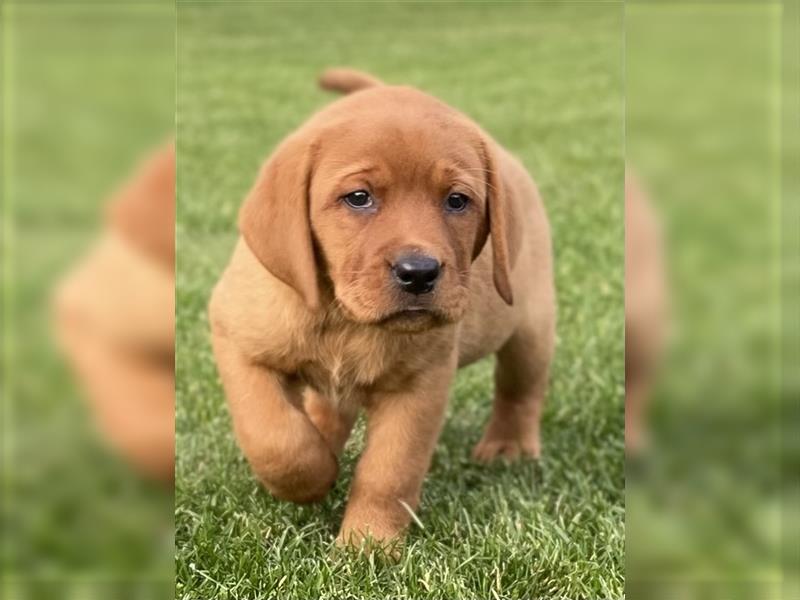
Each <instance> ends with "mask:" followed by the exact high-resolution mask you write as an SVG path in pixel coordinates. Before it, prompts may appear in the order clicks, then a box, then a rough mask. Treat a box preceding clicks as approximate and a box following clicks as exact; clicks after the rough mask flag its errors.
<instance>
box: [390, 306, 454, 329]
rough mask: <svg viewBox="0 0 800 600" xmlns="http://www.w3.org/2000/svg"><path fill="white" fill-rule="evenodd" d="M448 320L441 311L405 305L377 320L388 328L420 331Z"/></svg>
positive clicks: (443, 323)
mask: <svg viewBox="0 0 800 600" xmlns="http://www.w3.org/2000/svg"><path fill="white" fill-rule="evenodd" d="M448 322H450V320H449V319H448V318H447V316H446V315H445V314H444V313H442V312H441V311H439V310H437V309H435V308H431V307H425V306H414V307H406V308H402V309H400V310H396V311H394V312H391V313H389V314H387V315H385V316H383V317H382V318H381V319H380V321H379V322H378V324H379V325H385V326H387V327H390V328H398V329H403V330H409V331H411V330H414V331H417V330H419V331H421V330H424V329H431V328H433V327H437V326H439V325H445V324H446V323H448Z"/></svg>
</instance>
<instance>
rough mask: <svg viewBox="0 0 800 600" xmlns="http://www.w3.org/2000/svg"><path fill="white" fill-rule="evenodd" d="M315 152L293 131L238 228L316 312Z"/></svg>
mask: <svg viewBox="0 0 800 600" xmlns="http://www.w3.org/2000/svg"><path fill="white" fill-rule="evenodd" d="M312 155H313V144H312V142H311V141H310V140H309V139H308V137H307V136H299V135H297V134H295V135H293V136H291V137H289V138H287V139H286V140H284V141H283V142H282V143H281V145H280V146H278V148H277V150H275V152H274V153H273V155H272V157H271V158H270V159H269V161H267V163H266V164H265V165H264V166H263V167H262V168H261V172H260V173H259V175H258V179H257V180H256V183H255V185H254V186H253V189H252V190H251V191H250V194H249V195H248V196H247V198H246V199H245V201H244V204H243V205H242V208H241V210H240V211H239V230H240V231H241V232H242V236H243V237H244V239H245V242H246V243H247V245H248V247H249V248H250V250H251V251H252V252H253V254H255V256H256V258H258V260H259V261H260V262H261V264H263V265H264V266H265V267H266V268H267V270H268V271H269V272H270V273H272V274H273V275H274V276H275V277H277V278H278V279H280V280H281V281H283V282H284V283H285V284H286V285H288V286H289V287H291V288H293V289H294V290H295V291H296V292H297V293H298V294H299V295H300V297H301V298H302V299H303V301H304V302H305V304H306V305H307V306H308V307H309V308H310V309H312V310H314V309H316V308H317V307H318V306H319V285H318V282H317V264H316V259H315V258H314V245H313V241H312V238H311V224H310V220H309V185H310V180H311V170H312V166H311V164H312V159H313V156H312Z"/></svg>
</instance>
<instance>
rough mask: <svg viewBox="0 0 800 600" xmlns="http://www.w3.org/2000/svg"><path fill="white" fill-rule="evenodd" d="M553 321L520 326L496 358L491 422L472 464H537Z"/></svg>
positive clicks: (474, 450) (552, 340) (551, 353)
mask: <svg viewBox="0 0 800 600" xmlns="http://www.w3.org/2000/svg"><path fill="white" fill-rule="evenodd" d="M554 337H555V335H554V319H547V320H545V323H539V324H538V327H535V326H532V324H524V325H523V326H521V327H520V328H519V329H518V330H517V331H516V332H515V333H514V335H513V336H511V338H510V339H509V340H508V342H506V344H505V345H504V346H503V347H502V348H501V349H500V351H499V352H498V353H497V367H496V369H495V398H494V406H493V408H492V416H491V418H490V420H489V424H488V425H487V426H486V430H485V431H484V434H483V437H482V438H481V440H480V442H478V444H477V445H476V446H475V448H474V449H473V451H472V456H473V458H474V459H475V460H477V461H479V462H483V463H488V462H491V461H493V460H495V459H496V458H505V459H507V460H516V459H518V458H521V457H531V458H539V454H540V451H541V449H540V443H539V420H540V419H541V415H542V408H543V406H544V399H545V395H546V393H547V380H548V375H549V371H550V362H551V360H552V357H553V347H554Z"/></svg>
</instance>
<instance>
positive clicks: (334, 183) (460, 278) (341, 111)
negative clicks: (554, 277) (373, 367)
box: [240, 87, 518, 331]
mask: <svg viewBox="0 0 800 600" xmlns="http://www.w3.org/2000/svg"><path fill="white" fill-rule="evenodd" d="M495 164H496V161H495V157H494V151H493V149H492V145H491V143H490V142H489V140H488V139H487V137H486V136H485V135H484V134H483V133H482V132H481V131H480V130H479V129H478V128H477V127H476V126H475V125H474V124H472V123H471V122H470V121H469V120H468V119H466V118H465V117H464V116H463V115H461V114H459V113H458V112H456V111H454V110H452V109H450V108H449V107H447V106H446V105H444V104H442V103H441V102H439V101H437V100H435V99H434V98H431V97H430V96H427V95H424V94H422V93H420V92H417V91H415V90H411V89H407V88H389V87H380V88H375V89H371V90H367V91H364V92H360V93H358V94H355V95H353V96H349V97H347V98H344V99H342V100H340V101H338V102H337V103H334V104H333V105H331V106H330V107H328V108H327V109H326V110H325V111H323V112H322V113H320V114H318V115H317V116H316V117H315V118H313V119H312V120H311V121H309V122H308V123H307V124H306V125H305V126H304V127H303V128H301V129H300V130H299V131H298V132H297V133H295V134H293V135H292V136H290V137H289V138H288V139H286V140H285V141H284V142H283V143H282V144H281V146H280V147H279V148H278V149H277V150H276V151H275V153H274V154H273V156H272V157H271V158H270V160H269V161H268V162H267V164H266V165H265V166H264V168H263V169H262V171H261V174H260V176H259V179H258V181H257V183H256V185H255V187H254V188H253V190H252V192H251V193H250V196H249V197H248V199H247V200H246V201H245V204H244V206H243V207H242V212H241V215H240V228H241V230H242V234H243V235H244V238H245V240H246V242H247V244H248V246H249V247H250V248H251V250H252V251H253V252H254V254H255V255H256V256H257V257H258V259H259V260H260V261H261V262H262V263H263V264H264V266H265V267H266V268H267V269H268V270H269V271H270V272H271V273H272V274H273V275H275V276H276V277H278V278H279V279H281V280H282V281H283V282H285V283H286V284H288V285H289V286H291V287H292V288H294V289H295V290H296V291H297V292H298V293H299V294H300V296H301V297H302V298H303V300H304V301H305V302H306V304H307V305H308V306H309V307H310V308H312V309H317V308H319V306H320V304H321V302H322V300H321V298H322V295H321V288H324V287H326V286H327V287H329V288H330V289H332V292H333V296H334V302H335V303H336V305H338V307H339V308H340V309H341V310H342V311H343V312H344V313H345V315H346V316H347V317H348V318H350V319H351V320H354V321H357V322H361V323H370V324H376V325H381V326H384V327H388V328H392V329H398V330H402V331H420V330H424V329H428V328H430V327H433V326H436V325H441V324H445V323H453V322H455V321H458V320H459V319H460V318H461V317H462V316H463V315H464V313H465V311H466V309H467V303H468V285H469V276H470V265H471V263H472V261H473V260H475V259H476V258H477V256H478V255H479V254H480V252H481V250H482V249H483V247H484V244H485V243H486V240H487V237H490V238H491V245H492V252H493V257H494V259H493V260H494V282H495V286H496V288H497V291H498V293H499V294H500V296H501V297H502V298H503V299H504V300H505V301H506V302H507V303H509V304H510V303H511V302H512V295H511V286H510V281H509V270H510V267H511V262H512V260H513V257H514V254H515V252H516V248H517V247H518V241H517V240H515V239H512V237H513V236H512V232H513V231H515V228H514V227H510V226H508V225H509V224H510V223H511V219H513V215H511V210H512V203H511V202H510V201H509V199H508V198H506V197H505V189H504V185H503V183H502V178H501V177H500V176H499V174H498V172H497V169H496V166H495Z"/></svg>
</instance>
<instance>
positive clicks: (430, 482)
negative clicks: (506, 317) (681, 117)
mask: <svg viewBox="0 0 800 600" xmlns="http://www.w3.org/2000/svg"><path fill="white" fill-rule="evenodd" d="M621 27H622V5H621V4H613V3H612V4H609V3H603V4H599V3H598V4H591V3H563V4H558V3H547V4H544V3H520V4H493V5H492V6H489V5H484V4H481V3H470V4H462V5H460V6H454V5H452V4H439V3H426V4H394V3H380V4H378V3H372V4H362V3H347V4H337V5H335V6H332V5H330V4H324V3H319V4H297V3H296V4H284V3H225V4H224V6H223V4H222V3H191V2H186V3H183V2H182V3H179V7H178V31H179V35H178V87H177V92H178V156H179V159H178V272H177V278H178V280H177V311H178V325H177V327H178V329H177V356H176V364H177V370H178V371H177V382H176V386H177V409H176V410H177V413H176V433H177V441H176V443H177V454H178V459H177V460H178V462H177V467H176V514H175V517H176V574H177V581H176V597H178V598H185V599H193V598H248V599H255V598H277V597H280V598H347V597H359V598H366V597H397V598H420V597H443V598H490V597H494V598H535V597H541V598H557V597H568V598H591V599H595V598H621V597H622V596H623V587H624V516H625V509H624V459H623V413H624V408H623V395H624V392H623V368H624V367H623V365H624V361H623V344H624V341H623V337H624V336H623V321H624V318H623V235H624V234H623V229H624V228H623V218H622V217H623V206H622V176H623V161H622V155H623V154H622V153H623V143H622V141H623V137H622V135H623V128H622V121H623V89H622V37H621V34H622V30H621ZM336 64H346V65H353V66H357V67H360V68H364V69H366V70H369V71H371V72H373V73H375V74H376V75H378V76H380V77H382V78H384V79H385V80H387V81H390V82H402V83H410V84H414V85H416V86H418V87H420V88H422V89H425V90H427V91H430V92H432V93H434V94H436V95H437V96H439V97H441V98H442V99H444V100H445V101H447V102H449V103H450V104H452V105H454V106H456V107H458V108H460V109H462V110H464V111H465V112H467V113H468V114H470V115H471V116H472V117H473V118H475V119H476V120H477V121H478V122H479V123H481V124H482V125H483V126H484V127H485V128H486V129H488V131H490V132H491V133H492V134H493V135H494V136H495V138H496V139H498V140H499V141H500V142H501V143H503V144H504V145H505V146H506V147H508V148H510V149H511V150H512V151H513V152H514V153H516V154H517V155H518V156H520V157H521V158H522V159H523V161H524V162H525V164H526V165H527V167H528V168H529V169H530V171H531V173H533V174H534V177H535V178H536V180H537V182H538V183H539V185H540V187H541V190H542V194H543V196H544V198H545V203H546V205H547V209H548V212H549V216H550V220H551V224H552V227H553V235H554V244H555V257H556V259H555V264H556V285H557V289H558V301H559V330H558V348H557V357H556V361H555V365H554V368H553V373H552V382H551V391H550V395H549V400H548V406H547V409H546V411H545V414H544V418H543V443H544V456H543V459H542V460H541V462H540V463H539V464H536V465H534V464H519V465H511V466H504V465H497V466H492V467H482V466H479V465H476V464H474V463H472V462H471V461H470V460H469V452H470V449H471V447H472V445H474V443H475V442H477V440H478V438H479V437H480V434H481V431H482V427H483V425H484V422H485V419H486V418H487V416H488V414H489V409H490V402H491V396H492V389H491V387H492V386H491V370H492V363H491V361H490V360H487V361H484V362H481V363H479V364H476V365H474V366H472V367H470V368H468V369H466V370H464V371H462V372H461V373H460V374H459V376H458V379H457V382H456V384H455V386H454V388H453V390H452V394H451V403H450V408H449V411H448V418H447V423H446V426H445V428H444V431H443V434H442V437H441V440H440V443H439V444H438V447H437V450H436V453H435V455H434V459H433V466H432V468H431V470H430V473H429V476H428V478H427V480H426V484H425V489H424V492H423V499H422V503H421V506H420V509H419V511H418V514H419V518H420V520H421V523H422V526H418V525H414V526H412V529H411V531H410V534H409V538H408V543H407V547H406V549H405V552H404V554H403V556H402V558H401V559H400V561H399V562H398V563H397V564H386V563H385V562H383V561H380V560H375V559H374V558H369V557H343V556H339V555H336V554H335V553H332V552H331V550H332V540H333V537H334V535H335V533H336V529H337V527H338V525H339V522H340V519H341V516H342V513H343V508H344V506H345V502H346V497H347V489H348V483H349V481H350V478H351V474H352V471H353V467H354V464H355V462H356V460H357V457H358V452H359V449H360V447H361V442H362V435H363V431H362V429H361V428H360V427H359V428H358V429H357V431H356V435H355V436H354V439H353V440H352V441H351V442H350V444H349V445H348V448H347V450H346V452H345V456H344V459H343V472H342V475H341V477H340V480H339V482H338V484H337V486H336V488H335V489H334V490H333V491H332V492H331V494H330V495H329V496H328V498H327V499H326V500H325V501H324V502H322V503H321V504H319V505H317V506H313V507H298V506H294V505H291V504H287V503H282V502H278V501H276V500H275V499H273V498H272V497H270V496H269V495H268V494H267V493H265V492H264V491H263V490H262V489H261V488H260V487H259V485H258V484H257V482H256V481H255V480H254V478H253V477H252V475H251V474H250V472H249V469H248V467H247V465H246V463H245V461H244V459H243V458H242V456H241V454H240V452H239V450H238V448H237V446H236V444H235V442H234V439H233V435H232V431H231V426H230V422H229V418H228V415H227V410H226V407H225V401H224V397H223V393H222V390H221V387H220V384H219V380H218V378H217V375H216V371H215V366H214V363H213V360H212V357H211V352H210V348H209V342H208V324H207V322H206V316H205V307H206V303H207V300H208V297H209V293H210V290H211V287H212V285H213V284H214V282H215V281H216V279H217V278H218V276H219V274H220V272H221V270H222V269H223V267H224V265H225V263H226V261H227V259H228V257H229V253H230V251H231V248H232V244H233V243H234V241H235V236H236V233H235V215H236V211H237V209H238V206H239V204H240V202H241V199H242V198H243V196H244V194H245V193H246V191H247V189H248V188H249V186H250V185H251V183H252V181H253V178H254V177H255V174H256V171H257V169H258V166H259V164H260V163H261V161H263V159H264V158H265V157H266V156H267V154H268V153H269V152H270V150H271V149H272V148H273V147H274V146H275V144H276V143H277V142H278V141H279V140H280V139H281V138H282V137H283V136H284V135H286V134H287V133H288V132H290V131H291V130H293V129H294V128H295V127H297V126H298V125H299V124H300V123H302V121H303V120H304V119H305V118H306V117H307V116H308V115H309V114H310V113H311V112H312V111H313V110H314V109H315V108H317V107H319V106H322V105H323V104H325V103H326V102H328V101H330V99H331V97H330V96H328V95H326V94H324V93H322V92H320V91H318V90H316V89H315V84H314V81H315V77H316V75H317V74H318V72H319V71H320V70H322V69H323V68H325V67H326V66H331V65H336ZM521 74H524V76H521Z"/></svg>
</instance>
